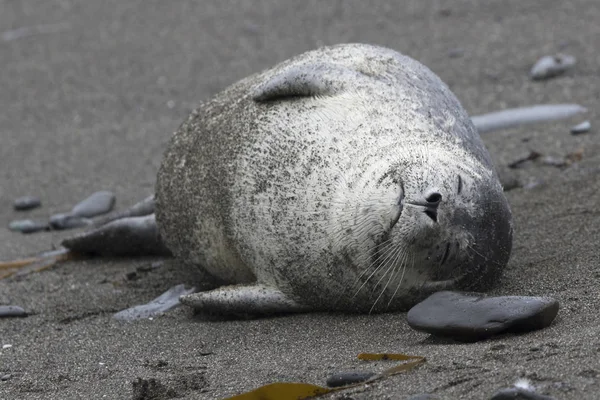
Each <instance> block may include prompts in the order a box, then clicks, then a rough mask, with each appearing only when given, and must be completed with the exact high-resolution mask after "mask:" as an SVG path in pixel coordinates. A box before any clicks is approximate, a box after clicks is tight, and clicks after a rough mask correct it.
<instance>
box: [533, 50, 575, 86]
mask: <svg viewBox="0 0 600 400" xmlns="http://www.w3.org/2000/svg"><path fill="white" fill-rule="evenodd" d="M575 62H576V59H575V57H573V56H570V55H568V54H562V53H559V54H556V55H553V56H544V57H542V58H540V59H539V60H538V61H537V62H536V63H535V64H534V65H533V67H531V71H529V76H530V77H531V79H533V80H542V79H549V78H553V77H555V76H558V75H561V74H563V73H565V72H566V71H568V70H569V69H571V68H572V67H573V66H574V65H575Z"/></svg>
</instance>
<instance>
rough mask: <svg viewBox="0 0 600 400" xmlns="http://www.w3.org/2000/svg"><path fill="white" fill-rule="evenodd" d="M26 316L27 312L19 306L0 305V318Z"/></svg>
mask: <svg viewBox="0 0 600 400" xmlns="http://www.w3.org/2000/svg"><path fill="white" fill-rule="evenodd" d="M26 316H27V312H26V311H25V310H24V309H22V308H21V307H19V306H0V318H3V317H26Z"/></svg>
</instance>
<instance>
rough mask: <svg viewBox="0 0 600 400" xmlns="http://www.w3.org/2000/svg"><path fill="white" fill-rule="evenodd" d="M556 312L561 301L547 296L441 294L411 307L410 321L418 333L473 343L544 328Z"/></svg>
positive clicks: (408, 317)
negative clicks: (495, 336) (507, 333)
mask: <svg viewBox="0 0 600 400" xmlns="http://www.w3.org/2000/svg"><path fill="white" fill-rule="evenodd" d="M557 313H558V301H556V300H554V299H551V298H547V297H528V296H501V297H483V296H476V295H468V294H461V293H457V292H438V293H435V294H433V295H431V296H430V297H428V298H427V299H426V300H425V301H423V302H421V303H419V304H417V305H416V306H414V307H413V308H411V309H410V311H409V312H408V315H407V322H408V324H409V325H410V326H411V327H412V328H413V329H416V330H420V331H424V332H427V333H431V334H433V335H437V336H445V337H450V338H453V339H456V340H460V341H465V342H471V341H476V340H482V339H485V338H488V337H490V336H493V335H496V334H498V333H504V332H527V331H533V330H537V329H542V328H545V327H547V326H549V325H550V324H551V323H552V321H553V320H554V318H555V317H556V314H557Z"/></svg>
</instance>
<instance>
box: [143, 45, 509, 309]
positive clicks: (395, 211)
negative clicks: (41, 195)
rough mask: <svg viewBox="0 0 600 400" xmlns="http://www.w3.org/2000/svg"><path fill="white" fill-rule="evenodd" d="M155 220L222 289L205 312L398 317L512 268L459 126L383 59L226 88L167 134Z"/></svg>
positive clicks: (453, 113) (329, 57)
mask: <svg viewBox="0 0 600 400" xmlns="http://www.w3.org/2000/svg"><path fill="white" fill-rule="evenodd" d="M155 213H156V221H157V224H158V226H159V232H160V235H161V236H162V238H163V239H164V240H165V242H166V245H167V246H168V248H169V249H170V250H171V251H172V252H173V254H174V255H175V256H176V257H178V258H179V259H181V260H183V261H184V262H186V263H189V264H190V265H194V266H198V267H201V268H204V269H205V270H206V271H207V272H208V273H210V274H211V275H212V276H214V277H215V278H217V279H218V280H219V282H220V283H221V284H223V285H227V286H222V287H219V288H217V289H214V290H211V291H207V292H201V293H195V294H192V295H188V296H185V297H183V298H182V301H183V302H184V303H186V304H189V305H191V306H193V307H195V308H196V309H199V310H203V311H210V312H216V313H253V314H254V313H259V314H262V313H266V314H268V313H276V312H289V311H309V310H338V311H345V312H384V311H395V310H407V309H408V308H410V307H411V306H412V305H414V304H415V303H416V302H418V301H419V300H421V299H423V298H424V297H425V296H427V295H428V294H431V292H433V291H436V290H441V289H448V288H458V289H473V290H482V289H486V288H488V287H489V286H490V285H491V284H493V283H494V282H495V281H496V280H497V279H498V277H499V275H500V274H501V272H502V270H503V268H504V267H505V265H506V264H507V262H508V259H509V256H510V251H511V245H512V222H511V212H510V208H509V205H508V203H507V200H506V198H505V196H504V194H503V191H502V187H501V185H500V183H499V181H498V178H497V175H496V172H495V171H494V167H493V164H492V161H491V159H490V156H489V154H488V152H487V150H486V149H485V147H484V145H483V143H482V141H481V139H480V137H479V135H478V133H477V131H476V129H475V128H474V126H473V124H472V122H471V120H470V118H469V116H468V115H467V113H466V112H465V110H464V109H463V108H462V106H461V104H460V103H459V101H458V100H457V99H456V97H455V96H454V95H453V94H452V93H451V91H450V90H449V88H448V87H447V86H446V85H445V84H444V83H443V82H442V81H441V80H440V79H439V78H438V77H437V76H436V75H435V74H434V73H433V72H432V71H430V70H429V69H428V68H426V67H425V66H424V65H422V64H420V63H418V62H417V61H415V60H413V59H411V58H409V57H407V56H405V55H402V54H400V53H398V52H396V51H393V50H391V49H387V48H383V47H378V46H372V45H364V44H343V45H337V46H332V47H324V48H320V49H317V50H314V51H309V52H307V53H304V54H301V55H299V56H297V57H294V58H292V59H290V60H288V61H285V62H283V63H281V64H279V65H277V66H275V67H274V68H272V69H269V70H267V71H264V72H262V73H259V74H256V75H253V76H250V77H249V78H246V79H244V80H241V81H240V82H238V83H235V84H233V85H232V86H230V87H229V88H227V89H225V90H224V91H223V92H221V93H220V94H218V95H216V96H215V97H214V98H213V99H211V100H209V101H207V102H205V103H204V104H202V105H201V106H200V107H199V108H198V109H196V110H195V111H193V112H192V113H191V115H190V116H189V117H188V118H187V120H186V121H185V122H184V123H183V124H182V125H181V127H180V128H179V130H178V131H177V132H176V133H175V134H174V135H173V137H172V138H171V140H170V143H169V145H168V148H167V150H166V152H165V155H164V159H163V161H162V164H161V166H160V169H159V173H158V178H157V184H156V210H155Z"/></svg>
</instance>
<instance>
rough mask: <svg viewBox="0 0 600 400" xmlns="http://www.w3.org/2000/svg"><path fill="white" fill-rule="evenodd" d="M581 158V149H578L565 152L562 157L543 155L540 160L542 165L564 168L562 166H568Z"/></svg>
mask: <svg viewBox="0 0 600 400" xmlns="http://www.w3.org/2000/svg"><path fill="white" fill-rule="evenodd" d="M582 159H583V149H578V150H575V151H574V152H572V153H568V154H566V155H565V156H564V157H562V158H559V157H553V156H546V157H543V158H542V159H541V160H542V164H544V165H549V166H551V167H558V168H564V167H568V166H570V165H572V164H574V163H576V162H579V161H581V160H582Z"/></svg>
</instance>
